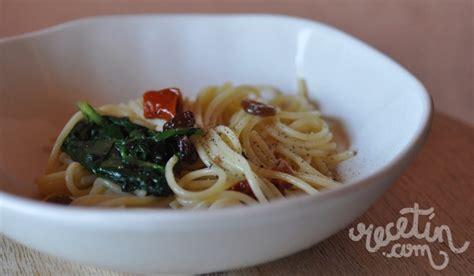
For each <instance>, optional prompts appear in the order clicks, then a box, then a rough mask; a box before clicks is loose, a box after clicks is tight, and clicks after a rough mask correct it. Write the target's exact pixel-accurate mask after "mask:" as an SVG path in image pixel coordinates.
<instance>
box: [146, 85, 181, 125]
mask: <svg viewBox="0 0 474 276" xmlns="http://www.w3.org/2000/svg"><path fill="white" fill-rule="evenodd" d="M180 102H181V91H179V89H178V88H165V89H162V90H159V91H147V92H145V94H143V116H144V117H145V118H147V119H157V118H158V119H163V120H166V121H168V120H171V119H173V117H174V116H175V115H176V113H177V112H178V108H179V104H180Z"/></svg>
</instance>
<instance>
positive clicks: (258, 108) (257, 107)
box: [241, 99, 276, 117]
mask: <svg viewBox="0 0 474 276" xmlns="http://www.w3.org/2000/svg"><path fill="white" fill-rule="evenodd" d="M241 106H242V108H243V109H244V111H245V112H247V113H248V114H252V115H255V116H260V117H268V116H274V115H275V114H276V109H275V108H274V107H272V106H269V105H266V104H264V103H261V102H257V101H253V100H248V99H247V100H243V101H242V103H241Z"/></svg>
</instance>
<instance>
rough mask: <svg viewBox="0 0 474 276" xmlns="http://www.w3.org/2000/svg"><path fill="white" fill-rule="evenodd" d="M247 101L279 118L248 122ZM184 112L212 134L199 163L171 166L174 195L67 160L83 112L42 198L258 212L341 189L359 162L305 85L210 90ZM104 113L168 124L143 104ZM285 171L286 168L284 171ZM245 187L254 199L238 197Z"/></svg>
mask: <svg viewBox="0 0 474 276" xmlns="http://www.w3.org/2000/svg"><path fill="white" fill-rule="evenodd" d="M246 99H251V100H254V101H258V102H259V103H263V104H266V105H268V106H272V107H273V108H274V109H275V110H276V112H275V114H274V115H273V116H266V117H262V116H255V115H254V114H249V113H248V112H246V111H245V110H244V109H243V108H242V106H241V102H242V101H243V100H246ZM184 109H185V110H190V111H192V112H193V113H194V115H195V118H196V124H197V125H198V126H199V127H201V128H202V129H204V132H205V134H204V135H193V136H191V141H192V143H193V145H194V146H195V148H196V151H197V154H198V156H199V161H198V162H196V163H195V164H193V165H183V166H179V169H178V168H177V166H178V165H179V163H180V160H179V158H178V157H177V156H173V157H171V158H170V159H169V160H168V161H167V163H166V166H165V172H164V174H165V177H166V182H167V183H168V186H169V187H170V189H171V190H172V192H173V195H171V196H168V197H156V196H150V195H147V193H146V192H145V191H141V190H137V191H135V192H134V193H126V192H123V191H122V189H121V187H120V186H119V185H117V184H115V183H113V182H112V181H109V180H107V179H104V178H101V177H97V176H95V175H94V174H92V173H91V172H89V171H88V170H86V169H85V168H83V167H82V166H81V164H79V163H78V162H74V161H73V160H72V159H71V158H70V157H69V156H68V155H67V154H65V153H64V152H62V151H61V146H62V144H63V142H64V140H65V138H66V137H67V135H68V134H69V133H70V131H71V129H72V128H73V127H74V126H75V125H76V124H77V123H78V122H79V121H81V120H82V119H83V118H84V117H83V115H82V114H81V112H78V113H76V114H74V115H73V116H72V117H71V119H70V120H69V122H68V123H67V124H66V125H65V127H64V128H63V130H62V131H61V133H60V134H59V136H58V138H57V140H56V143H55V144H54V146H53V149H52V152H51V155H50V158H49V160H48V163H47V168H46V173H45V175H43V176H41V177H39V178H37V180H36V182H37V184H38V186H39V190H40V192H41V194H42V195H43V196H46V198H51V197H52V196H55V195H69V196H70V198H72V202H71V203H70V204H71V205H80V206H101V207H151V206H155V207H171V208H186V209H201V208H210V209H214V208H223V207H229V206H236V205H252V204H257V203H266V202H270V201H274V200H280V199H283V198H286V197H291V196H294V195H298V194H316V193H319V192H320V191H322V190H325V189H331V188H334V187H337V186H339V185H341V183H340V182H338V181H337V180H335V178H334V175H335V170H336V167H337V165H338V164H339V163H340V162H342V161H344V160H346V159H348V158H350V157H352V156H353V155H354V152H353V151H349V150H346V151H342V152H338V151H337V144H336V143H335V142H334V140H333V134H332V132H331V130H330V128H329V125H328V123H327V122H326V121H325V120H324V119H323V117H322V116H321V113H320V112H319V111H318V110H316V109H315V107H314V106H313V104H312V103H311V102H310V101H309V99H308V98H307V91H306V85H305V83H304V82H303V81H301V82H300V83H299V92H298V93H297V94H295V95H284V94H282V93H281V92H279V91H278V90H276V89H273V88H271V87H268V86H250V85H240V86H233V85H232V84H231V83H225V84H224V85H222V86H210V87H207V88H204V89H203V90H202V91H201V92H200V93H199V94H198V96H197V98H196V100H195V101H194V102H193V101H190V100H187V99H185V100H184ZM98 111H99V113H100V114H102V115H108V116H115V117H128V118H129V119H130V120H131V121H132V122H133V123H136V124H139V125H141V126H144V127H147V128H153V129H156V130H159V131H160V130H162V127H163V124H164V123H165V121H163V120H161V119H146V118H145V117H144V116H143V102H142V100H141V99H137V100H132V101H130V102H128V103H127V104H119V105H104V106H102V107H100V108H98ZM282 162H283V163H282ZM279 165H284V166H286V167H287V168H286V169H281V168H280V169H279V168H278V166H279ZM239 183H240V184H242V183H244V184H245V185H247V187H248V188H249V189H250V192H244V191H243V190H239V189H235V187H236V185H237V184H239ZM244 184H242V185H244Z"/></svg>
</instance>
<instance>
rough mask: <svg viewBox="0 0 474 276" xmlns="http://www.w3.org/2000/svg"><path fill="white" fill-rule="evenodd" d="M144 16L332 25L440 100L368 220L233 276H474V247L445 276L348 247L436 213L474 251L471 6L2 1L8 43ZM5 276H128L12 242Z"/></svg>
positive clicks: (438, 246) (439, 246) (3, 247)
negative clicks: (409, 216) (264, 18)
mask: <svg viewBox="0 0 474 276" xmlns="http://www.w3.org/2000/svg"><path fill="white" fill-rule="evenodd" d="M222 2H223V1H222ZM144 12H146V13H157V12H161V13H162V12H267V13H285V14H290V15H296V16H303V17H307V18H312V19H316V20H320V21H323V22H327V23H329V24H332V25H335V26H337V27H339V28H341V29H343V30H345V31H348V32H350V33H353V34H355V35H356V36H358V37H360V38H361V39H363V40H365V41H367V42H369V43H370V44H372V45H374V46H375V47H377V48H379V49H380V50H382V51H383V52H385V53H387V54H388V55H390V56H392V57H394V58H395V59H396V60H397V61H399V62H400V63H401V64H402V65H404V66H405V67H407V68H408V69H409V70H410V71H412V72H413V73H414V74H415V75H416V76H417V77H418V78H420V80H421V81H422V82H423V83H424V84H425V85H426V87H427V88H428V90H429V91H430V93H431V95H432V96H433V98H434V102H435V110H436V112H435V114H434V118H433V124H432V129H431V133H430V135H429V138H428V141H427V143H426V145H425V146H424V148H423V149H422V151H421V153H420V154H419V155H418V157H417V158H416V160H415V161H414V162H413V164H412V165H411V166H410V167H409V168H408V169H407V170H406V172H405V173H404V174H403V175H402V176H401V178H400V179H399V180H398V181H397V182H396V183H395V184H394V185H393V186H392V187H391V188H390V189H389V190H388V191H387V192H386V193H385V194H384V195H383V196H382V197H381V198H380V200H378V201H377V203H376V204H374V205H373V206H372V207H371V208H370V209H369V210H368V211H367V213H365V215H363V216H362V217H360V218H359V219H357V220H356V221H355V222H354V223H353V224H352V225H350V226H349V227H348V228H346V229H344V230H342V231H340V232H339V233H337V234H335V235H334V236H332V237H330V238H329V239H327V240H325V241H323V242H321V243H320V244H318V245H316V246H313V247H312V248H310V249H307V250H305V251H303V252H300V253H298V254H295V255H293V256H290V257H287V258H284V259H281V260H277V261H274V262H271V263H267V264H263V265H260V266H256V267H252V268H246V269H241V270H237V271H231V272H226V274H239V275H273V274H277V275H293V274H298V275H310V274H315V273H319V274H350V275H352V274H364V275H365V274H394V275H405V274H438V273H442V274H447V275H474V244H471V245H470V247H469V248H468V249H467V251H465V252H464V253H461V254H454V253H452V252H451V251H450V250H449V247H448V245H447V243H431V244H430V247H431V252H433V255H434V258H435V261H436V263H440V262H441V259H440V257H439V255H438V251H439V250H443V251H446V252H447V253H448V256H449V264H448V266H447V267H446V268H445V269H444V270H442V271H441V272H439V271H437V270H434V269H433V268H432V267H431V266H430V264H429V262H428V259H427V258H426V257H413V256H412V257H409V258H400V259H395V258H386V257H384V256H383V255H382V254H380V252H377V253H369V252H367V250H366V248H365V245H364V243H363V242H362V241H359V242H354V241H352V240H351V239H350V238H349V237H348V229H349V228H351V227H354V226H356V225H357V223H359V222H363V223H365V224H366V225H367V224H374V225H375V226H379V225H380V226H385V225H386V224H387V223H388V222H391V221H396V220H397V219H398V218H399V217H400V214H399V213H398V212H399V210H400V209H402V208H404V207H413V204H414V203H418V204H419V205H420V208H429V207H434V209H435V213H436V216H435V217H434V218H433V220H432V221H431V223H432V225H433V227H434V226H436V225H441V224H445V225H447V226H449V227H450V229H451V232H452V234H453V238H454V242H455V244H456V245H457V246H459V245H462V243H463V242H464V241H471V243H472V242H474V219H473V214H474V212H473V209H474V199H473V197H474V169H473V168H474V128H473V126H472V125H473V124H474V102H473V93H474V82H473V79H474V78H473V77H474V76H473V67H474V65H473V62H474V54H473V49H474V47H473V46H474V45H473V40H474V26H473V18H474V17H473V16H474V14H473V13H474V11H473V1H471V0H451V1H448V0H439V1H425V0H416V1H415V0H397V1H395V0H388V1H379V0H362V1H357V2H356V1H350V0H336V1H329V0H320V1H299V0H296V1H291V2H290V1H274V2H272V3H271V4H270V3H269V1H268V2H267V1H263V0H257V1H250V0H243V1H226V2H225V3H221V1H212V0H203V1H200V2H199V3H195V2H192V1H190V0H178V1H171V0H168V1H160V2H157V1H150V0H136V1H132V0H119V1H113V2H112V1H108V0H101V1H90V0H79V1H74V2H73V1H62V2H60V1H54V0H45V1H40V0H3V1H2V0H0V37H1V36H8V35H13V34H18V33H22V32H27V31H32V30H36V29H39V28H42V27H45V26H49V25H53V24H56V23H59V22H62V21H67V20H70V19H74V18H79V17H84V16H91V15H98V14H111V13H144ZM423 225H424V224H423ZM403 243H412V244H417V243H418V244H419V243H424V242H420V241H419V240H416V239H408V240H404V241H403ZM0 267H1V268H0V274H1V275H50V274H53V275H79V274H83V275H124V274H121V273H115V272H111V271H106V270H102V269H97V268H92V267H88V266H84V265H79V264H75V263H71V262H67V261H64V260H60V259H58V258H55V257H50V256H47V255H45V254H42V253H39V252H36V251H33V250H30V249H27V248H26V247H24V246H22V245H19V244H18V243H16V242H14V241H11V240H10V239H8V238H6V237H2V238H1V240H0Z"/></svg>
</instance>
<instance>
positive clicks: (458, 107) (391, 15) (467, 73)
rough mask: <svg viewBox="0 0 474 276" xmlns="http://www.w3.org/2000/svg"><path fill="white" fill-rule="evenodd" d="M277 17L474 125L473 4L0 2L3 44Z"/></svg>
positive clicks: (436, 0)
mask: <svg viewBox="0 0 474 276" xmlns="http://www.w3.org/2000/svg"><path fill="white" fill-rule="evenodd" d="M179 12H204V13H246V12H251V13H278V14H288V15H293V16H299V17H305V18H309V19H314V20H318V21H322V22H325V23H328V24H331V25H334V26H336V27H338V28H340V29H342V30H343V31H345V32H348V33H351V34H353V35H355V36H357V37H358V38H360V39H362V40H364V41H366V42H368V43H369V44H371V45H373V46H375V47H376V48H378V49H379V50H381V51H382V52H384V53H386V54H388V55H389V56H391V57H392V58H394V59H395V60H396V61H398V62H399V63H401V64H402V65H403V66H405V67H406V68H407V69H408V70H410V71H411V72H413V73H414V74H415V76H416V77H418V78H419V79H420V80H421V81H422V82H423V84H424V85H425V86H426V87H427V89H428V91H429V92H430V93H431V95H432V97H433V99H434V103H435V108H436V111H438V112H442V113H447V114H449V115H450V116H453V117H455V118H456V119H458V120H461V121H464V122H467V123H468V124H470V125H474V78H473V77H474V76H473V67H474V45H473V40H474V0H314V1H310V0H293V1H290V0H287V1H268V0H254V1H250V0H240V1H237V0H228V1H226V0H201V1H192V0H160V1H151V0H115V1H112V0H63V1H59V0H0V37H5V36H10V35H15V34H20V33H24V32H29V31H34V30H38V29H41V28H44V27H47V26H51V25H54V24H58V23H61V22H64V21H68V20H72V19H76V18H80V17H85V16H94V15H102V14H123V13H179Z"/></svg>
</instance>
